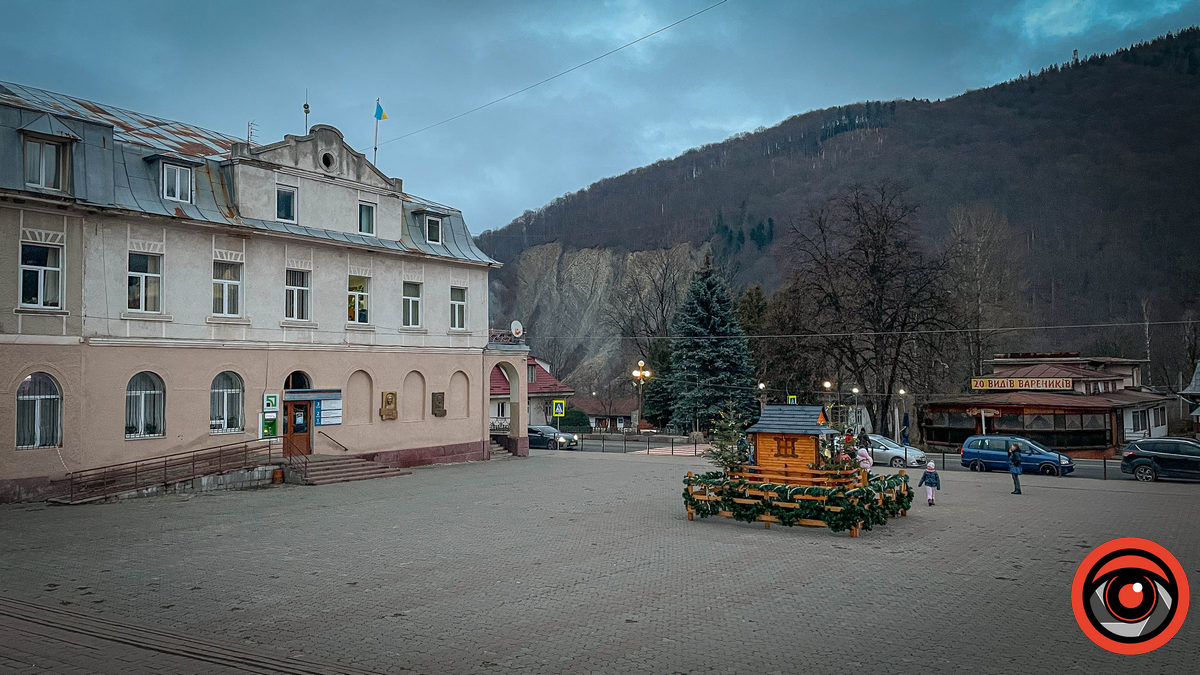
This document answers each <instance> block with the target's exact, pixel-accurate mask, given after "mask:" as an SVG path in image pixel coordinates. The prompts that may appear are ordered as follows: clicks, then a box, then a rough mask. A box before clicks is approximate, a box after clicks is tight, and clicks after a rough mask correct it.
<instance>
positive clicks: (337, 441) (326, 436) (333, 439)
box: [317, 431, 350, 452]
mask: <svg viewBox="0 0 1200 675" xmlns="http://www.w3.org/2000/svg"><path fill="white" fill-rule="evenodd" d="M317 433H318V434H321V435H322V436H324V437H325V438H328V439H329V440H331V441H333V442H334V443H337V444H338V447H340V448H341V449H342V450H345V451H346V452H350V448H347V447H346V446H345V445H342V443H341V441H339V440H338V439H336V438H334V437H333V436H330V435H329V434H327V433H325V432H324V431H318V432H317Z"/></svg>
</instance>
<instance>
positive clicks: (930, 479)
mask: <svg viewBox="0 0 1200 675" xmlns="http://www.w3.org/2000/svg"><path fill="white" fill-rule="evenodd" d="M922 485H924V486H925V498H926V499H928V500H929V505H930V506H936V504H934V502H933V491H934V490H941V489H942V479H941V478H940V477H938V472H937V469H935V468H934V464H933V462H930V463H929V464H927V465H926V466H925V473H923V474H921V480H920V482H918V483H917V487H921V486H922Z"/></svg>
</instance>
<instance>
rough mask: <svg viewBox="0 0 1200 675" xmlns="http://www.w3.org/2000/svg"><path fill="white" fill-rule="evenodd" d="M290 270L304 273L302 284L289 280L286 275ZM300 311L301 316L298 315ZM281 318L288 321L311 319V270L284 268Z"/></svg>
mask: <svg viewBox="0 0 1200 675" xmlns="http://www.w3.org/2000/svg"><path fill="white" fill-rule="evenodd" d="M292 272H295V273H297V274H302V275H304V285H303V286H296V285H293V284H291V283H290V282H289V280H288V275H289V274H291V273H292ZM297 309H299V310H301V312H297V311H296V310H297ZM301 313H302V314H303V316H299V315H300V314H301ZM283 318H285V319H287V320H289V321H311V320H312V272H309V271H308V270H294V269H286V270H284V272H283Z"/></svg>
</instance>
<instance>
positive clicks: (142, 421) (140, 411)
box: [125, 370, 167, 439]
mask: <svg viewBox="0 0 1200 675" xmlns="http://www.w3.org/2000/svg"><path fill="white" fill-rule="evenodd" d="M142 372H143V373H146V374H147V375H150V376H151V379H152V380H153V381H154V383H155V384H156V385H161V386H162V389H157V390H154V391H130V390H129V387H130V386H131V385H132V384H133V380H134V379H135V378H136V377H137V376H138V375H141V374H142V373H137V374H136V375H134V376H133V377H131V378H129V382H128V383H127V384H126V385H125V421H126V422H127V423H128V422H129V421H130V419H129V417H130V416H129V406H130V404H131V400H132V401H133V403H132V405H134V406H136V407H135V408H134V410H135V411H136V413H137V415H136V420H135V421H136V424H134V425H132V426H134V427H135V430H134V431H133V432H132V433H130V432H129V430H128V426H129V425H127V427H126V431H125V438H126V439H130V438H161V437H163V436H166V435H167V385H166V383H165V382H163V379H162V378H161V377H159V376H158V374H157V373H153V372H151V371H148V370H147V371H142ZM154 397H158V400H157V401H155V400H154ZM147 405H150V406H155V407H156V408H157V407H158V406H161V407H162V409H161V411H160V413H161V414H160V415H159V417H160V418H161V420H162V428H161V429H158V430H157V431H155V433H152V434H151V433H147V432H146V423H147V420H146V417H147V415H146V412H147ZM151 416H153V415H151Z"/></svg>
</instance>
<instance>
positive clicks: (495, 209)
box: [0, 0, 1200, 232]
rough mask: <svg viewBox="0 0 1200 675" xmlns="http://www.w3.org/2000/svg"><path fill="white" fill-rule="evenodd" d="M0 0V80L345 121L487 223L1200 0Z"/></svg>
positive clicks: (204, 108)
mask: <svg viewBox="0 0 1200 675" xmlns="http://www.w3.org/2000/svg"><path fill="white" fill-rule="evenodd" d="M716 1H717V0H608V1H604V2H582V1H578V2H571V1H561V2H548V1H547V2H509V1H505V0H496V1H484V0H478V1H476V2H453V1H452V2H351V1H346V2H287V3H283V2H280V3H267V2H255V1H252V0H240V1H238V2H227V1H224V0H215V1H213V0H209V1H206V2H180V1H173V2H164V1H163V0H159V1H157V2H118V1H115V0H113V1H109V2H32V1H22V2H15V1H13V0H0V64H3V66H2V68H0V80H9V81H13V82H18V83H21V84H26V85H30V86H34V87H40V88H43V89H50V90H53V91H58V92H62V93H66V94H70V95H73V96H78V97H81V98H87V99H92V100H95V101H98V102H101V103H105V104H109V105H113V106H117V107H122V108H128V109H131V110H134V111H139V112H145V113H149V114H154V115H160V116H163V117H167V118H170V119H176V120H182V121H187V122H190V123H193V124H197V125H199V126H202V127H206V128H209V129H214V130H217V131H223V132H226V133H230V134H234V135H238V136H242V135H244V134H245V131H246V122H247V121H248V120H251V119H253V120H254V121H255V123H256V125H257V128H258V130H257V132H256V135H255V140H256V141H259V142H273V141H276V140H279V139H281V138H282V136H283V134H285V133H292V134H300V133H303V131H304V116H303V113H302V111H301V104H302V103H303V101H304V90H305V88H306V87H307V88H308V91H309V101H310V103H311V105H312V108H313V114H312V116H311V117H310V119H309V122H310V124H317V123H324V124H332V125H334V126H336V127H338V128H339V129H341V130H342V132H343V133H344V134H345V135H346V139H347V141H348V142H349V143H350V144H351V145H353V146H354V147H355V148H356V149H358V150H361V151H365V152H367V153H368V157H369V156H370V155H369V153H370V147H371V142H372V135H373V130H374V119H373V117H372V114H373V112H374V109H375V99H376V98H377V97H379V98H381V99H382V102H383V105H384V108H385V110H386V111H387V113H388V116H389V119H388V120H385V121H384V122H382V123H381V124H380V130H379V138H380V142H381V143H383V144H382V145H381V147H380V150H379V166H380V168H381V169H382V170H383V171H384V172H386V173H388V174H389V175H393V176H399V177H401V178H403V179H404V185H405V189H406V190H407V191H409V192H412V193H414V194H417V195H420V196H422V197H426V198H429V199H433V200H436V201H439V202H443V203H447V204H450V205H453V206H456V207H458V208H460V209H462V210H463V212H464V215H465V217H466V220H467V223H468V224H469V225H470V226H471V229H472V230H473V231H474V232H480V231H483V230H485V229H490V228H496V227H500V226H503V225H505V224H506V223H508V222H509V221H510V220H511V219H512V218H514V217H516V216H517V215H520V214H521V213H522V212H523V211H524V210H526V209H537V208H538V207H540V206H542V205H543V204H545V203H546V202H548V201H550V200H552V199H554V198H555V197H557V196H559V195H562V194H564V193H567V192H573V191H575V190H578V189H580V188H582V187H585V186H587V185H588V184H590V183H592V182H594V181H596V180H599V179H601V178H604V177H606V176H612V175H616V174H620V173H623V172H625V171H628V170H629V169H632V168H635V167H639V166H643V165H646V164H650V163H653V162H655V161H657V160H659V159H662V158H666V157H674V156H676V155H678V154H680V153H681V152H683V151H685V150H687V149H688V148H691V147H695V146H699V145H703V144H706V143H713V142H718V141H721V140H723V139H725V138H728V137H729V136H731V135H733V134H735V133H738V132H742V131H751V130H753V129H755V128H756V127H759V126H771V125H774V124H776V123H778V122H779V121H781V120H783V119H784V118H786V117H788V116H790V115H794V114H798V113H802V112H805V111H808V110H812V109H814V108H824V107H828V106H834V105H841V104H845V103H852V102H855V101H861V100H889V99H893V98H905V99H907V98H913V97H916V98H929V99H937V98H946V97H949V96H954V95H956V94H958V93H961V92H963V91H964V90H967V89H975V88H980V87H984V86H988V85H990V84H994V83H996V82H999V81H1002V80H1005V79H1009V78H1011V77H1014V76H1016V75H1018V74H1021V73H1024V72H1026V71H1027V70H1032V71H1034V72H1037V71H1038V70H1039V69H1041V68H1042V67H1043V66H1045V65H1048V64H1050V63H1053V62H1063V61H1067V60H1069V59H1070V57H1071V50H1072V49H1078V50H1079V53H1080V55H1081V56H1086V55H1087V54H1091V53H1093V52H1101V51H1112V50H1114V49H1117V48H1120V47H1124V46H1128V45H1129V44H1131V43H1134V42H1138V41H1141V40H1146V39H1150V38H1152V37H1154V36H1156V35H1159V34H1161V33H1164V32H1166V31H1168V30H1171V31H1174V30H1179V29H1181V28H1184V27H1187V26H1190V25H1194V24H1200V0H1128V1H1121V0H1024V1H1021V2H993V1H989V0H971V1H960V0H945V1H932V0H930V1H924V2H917V1H909V2H905V1H902V0H901V1H893V2H862V1H857V0H842V1H841V2H836V3H835V2H824V1H815V0H814V1H810V2H765V1H760V0H729V2H727V3H725V4H724V5H721V6H720V7H717V8H716V9H713V10H711V11H709V12H706V13H704V14H702V15H700V16H698V17H696V18H694V19H691V20H690V21H687V22H685V23H683V24H680V25H679V26H676V27H675V28H672V29H671V30H670V31H667V32H665V33H661V34H659V35H657V36H655V37H652V38H650V39H648V40H646V41H643V42H641V43H639V44H637V45H635V46H633V47H630V48H629V49H626V50H623V51H621V52H618V53H617V54H614V55H612V56H609V57H607V58H605V59H603V60H600V61H598V62H596V63H593V64H591V65H589V66H587V67H585V68H582V69H580V70H577V71H575V72H573V73H571V74H569V75H566V76H564V77H562V78H559V79H557V80H554V81H553V82H550V83H549V84H546V85H543V86H541V87H538V88H536V89H533V90H531V91H528V92H525V93H523V94H521V95H519V96H516V97H514V98H511V99H509V100H507V101H504V102H502V103H499V104H497V105H495V106H492V107H490V108H487V109H485V110H482V111H480V112H476V113H473V114H471V115H469V116H467V117H464V118H462V119H459V120H456V121H453V122H450V123H448V124H445V125H442V126H440V127H437V128H436V129H432V130H430V131H425V132H423V133H420V134H417V135H414V136H411V137H409V138H406V139H403V140H399V141H394V142H385V141H389V140H390V139H393V138H396V137H398V136H401V135H403V134H406V133H408V132H411V131H414V130H416V129H419V128H421V127H424V126H426V125H428V124H432V123H434V122H438V121H440V120H443V119H445V118H447V117H451V116H453V115H456V114H458V113H461V112H463V111H465V110H468V109H470V108H473V107H475V106H478V105H481V104H483V103H486V102H488V101H490V100H492V99H495V98H498V97H500V96H504V95H505V94H508V93H511V92H513V91H515V90H517V89H520V88H522V87H524V86H527V85H529V84H532V83H534V82H537V81H538V80H541V79H544V78H546V77H549V76H551V75H554V74H556V73H558V72H560V71H562V70H566V69H567V68H570V67H572V66H575V65H577V64H579V63H582V62H583V61H586V60H588V59H590V58H593V57H595V56H598V55H600V54H602V53H604V52H606V51H608V50H610V49H613V48H615V47H618V46H620V45H622V44H624V43H626V42H629V41H631V40H634V39H636V38H638V37H640V36H642V35H644V34H646V33H649V32H651V31H653V30H657V29H658V28H661V27H662V26H665V25H667V24H669V23H672V22H674V21H676V20H678V19H680V18H683V17H685V16H687V15H689V14H691V13H693V12H696V11H698V10H700V9H703V8H704V7H707V6H709V5H711V4H713V3H715V2H716Z"/></svg>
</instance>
